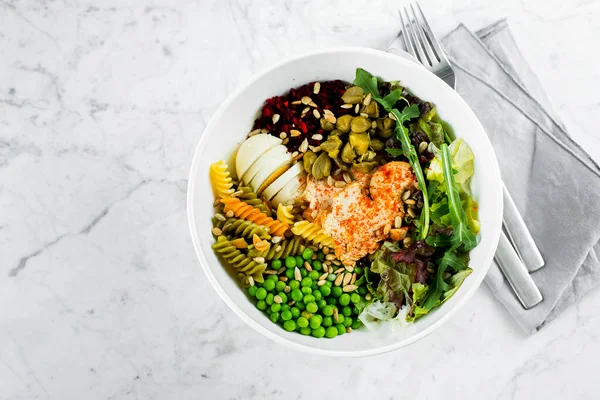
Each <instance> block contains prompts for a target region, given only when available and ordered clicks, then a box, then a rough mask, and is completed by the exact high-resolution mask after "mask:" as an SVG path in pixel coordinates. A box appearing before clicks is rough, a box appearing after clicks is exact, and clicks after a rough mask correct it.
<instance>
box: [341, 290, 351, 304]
mask: <svg viewBox="0 0 600 400" xmlns="http://www.w3.org/2000/svg"><path fill="white" fill-rule="evenodd" d="M348 304H350V295H349V294H348V293H344V294H342V295H341V296H340V305H341V306H347V305H348Z"/></svg>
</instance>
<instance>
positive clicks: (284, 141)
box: [281, 138, 290, 146]
mask: <svg viewBox="0 0 600 400" xmlns="http://www.w3.org/2000/svg"><path fill="white" fill-rule="evenodd" d="M289 142H290V139H289V138H286V139H283V142H281V144H282V145H284V146H285V145H286V144H288V143H289Z"/></svg>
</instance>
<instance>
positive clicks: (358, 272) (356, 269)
mask: <svg viewBox="0 0 600 400" xmlns="http://www.w3.org/2000/svg"><path fill="white" fill-rule="evenodd" d="M354 272H356V275H360V274H362V273H363V269H362V268H361V267H354Z"/></svg>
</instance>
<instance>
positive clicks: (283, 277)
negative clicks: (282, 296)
mask: <svg viewBox="0 0 600 400" xmlns="http://www.w3.org/2000/svg"><path fill="white" fill-rule="evenodd" d="M279 280H280V281H281V282H287V281H288V278H287V276H280V277H279Z"/></svg>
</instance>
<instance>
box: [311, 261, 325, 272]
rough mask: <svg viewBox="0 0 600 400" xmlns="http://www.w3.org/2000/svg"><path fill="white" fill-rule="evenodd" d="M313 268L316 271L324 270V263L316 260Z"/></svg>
mask: <svg viewBox="0 0 600 400" xmlns="http://www.w3.org/2000/svg"><path fill="white" fill-rule="evenodd" d="M312 267H313V269H314V270H317V271H321V270H322V269H323V263H322V262H321V261H319V260H314V261H313V263H312Z"/></svg>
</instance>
